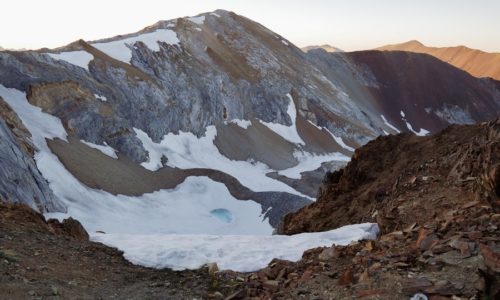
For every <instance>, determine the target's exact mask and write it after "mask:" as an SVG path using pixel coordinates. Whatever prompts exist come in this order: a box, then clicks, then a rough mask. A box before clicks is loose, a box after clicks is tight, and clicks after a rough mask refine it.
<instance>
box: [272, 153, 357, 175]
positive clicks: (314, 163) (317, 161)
mask: <svg viewBox="0 0 500 300" xmlns="http://www.w3.org/2000/svg"><path fill="white" fill-rule="evenodd" d="M293 156H295V158H296V159H297V160H298V161H299V163H298V164H297V165H296V166H293V167H291V168H288V169H285V170H281V171H279V172H278V174H279V175H283V176H286V177H288V178H292V179H300V178H302V174H301V173H303V172H308V171H314V170H316V169H317V168H319V167H321V164H322V163H324V162H329V161H345V162H348V161H350V160H351V159H350V158H349V157H347V156H345V155H344V154H342V153H338V152H335V153H328V154H323V155H314V154H311V153H308V152H303V151H296V152H294V153H293Z"/></svg>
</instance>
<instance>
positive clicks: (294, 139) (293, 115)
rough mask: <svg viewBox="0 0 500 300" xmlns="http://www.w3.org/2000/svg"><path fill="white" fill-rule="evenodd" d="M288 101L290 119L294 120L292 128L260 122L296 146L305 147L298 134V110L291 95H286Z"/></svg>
mask: <svg viewBox="0 0 500 300" xmlns="http://www.w3.org/2000/svg"><path fill="white" fill-rule="evenodd" d="M286 96H287V97H288V99H289V100H290V103H289V104H288V109H287V111H286V112H287V113H288V115H289V116H290V119H291V120H292V125H291V126H285V125H283V124H279V123H271V122H264V121H260V122H261V123H262V124H264V125H266V126H267V127H268V128H269V129H271V130H272V131H274V132H275V133H277V134H278V135H280V136H281V137H283V138H284V139H285V140H287V141H289V142H291V143H294V144H300V145H305V144H306V143H304V141H303V140H302V138H301V137H300V135H299V133H298V132H297V125H296V122H297V110H296V109H295V103H294V102H293V98H292V96H291V95H290V94H287V95H286Z"/></svg>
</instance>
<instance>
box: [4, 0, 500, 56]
mask: <svg viewBox="0 0 500 300" xmlns="http://www.w3.org/2000/svg"><path fill="white" fill-rule="evenodd" d="M218 8H221V9H226V10H231V11H234V12H236V13H238V14H240V15H244V16H246V17H249V18H251V19H253V20H255V21H257V22H259V23H261V24H262V25H264V26H266V27H268V28H270V29H271V30H273V31H275V32H277V33H278V34H280V35H282V36H284V37H285V38H287V39H288V40H290V41H291V42H293V43H294V44H296V45H297V46H300V47H302V46H307V45H313V44H331V45H333V46H336V47H339V48H341V49H344V50H347V51H352V50H362V49H371V48H374V47H378V46H382V45H385V44H391V43H400V42H404V41H408V40H412V39H416V40H419V41H421V42H423V43H424V44H426V45H428V46H456V45H466V46H469V47H471V48H477V49H481V50H484V51H490V52H500V0H413V1H409V0H345V1H340V0H339V1H336V0H251V1H242V0H232V1H230V0H176V1H169V0H157V1H154V0H135V1H129V0H121V1H119V0H85V1H83V0H80V1H73V0H2V3H1V10H2V13H1V16H0V28H1V30H0V46H1V47H4V48H29V49H34V48H42V47H49V48H54V47H59V46H63V45H66V44H68V43H70V42H73V41H75V40H77V39H80V38H83V39H85V40H96V39H101V38H106V37H111V36H115V35H118V34H126V33H132V32H135V31H138V30H140V29H142V28H144V27H146V26H149V25H151V24H153V23H155V22H156V21H159V20H168V19H173V18H177V17H183V16H192V15H196V14H198V13H202V12H208V11H213V10H215V9H218Z"/></svg>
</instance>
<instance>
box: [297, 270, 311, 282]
mask: <svg viewBox="0 0 500 300" xmlns="http://www.w3.org/2000/svg"><path fill="white" fill-rule="evenodd" d="M312 278H313V272H312V270H310V269H307V270H305V272H304V273H303V274H302V276H301V277H300V280H299V282H301V283H303V282H307V281H309V280H311V279H312Z"/></svg>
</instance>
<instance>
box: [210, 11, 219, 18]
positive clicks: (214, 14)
mask: <svg viewBox="0 0 500 300" xmlns="http://www.w3.org/2000/svg"><path fill="white" fill-rule="evenodd" d="M210 14H211V15H212V16H215V17H217V18H220V15H219V14H218V13H214V12H212V13H210Z"/></svg>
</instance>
